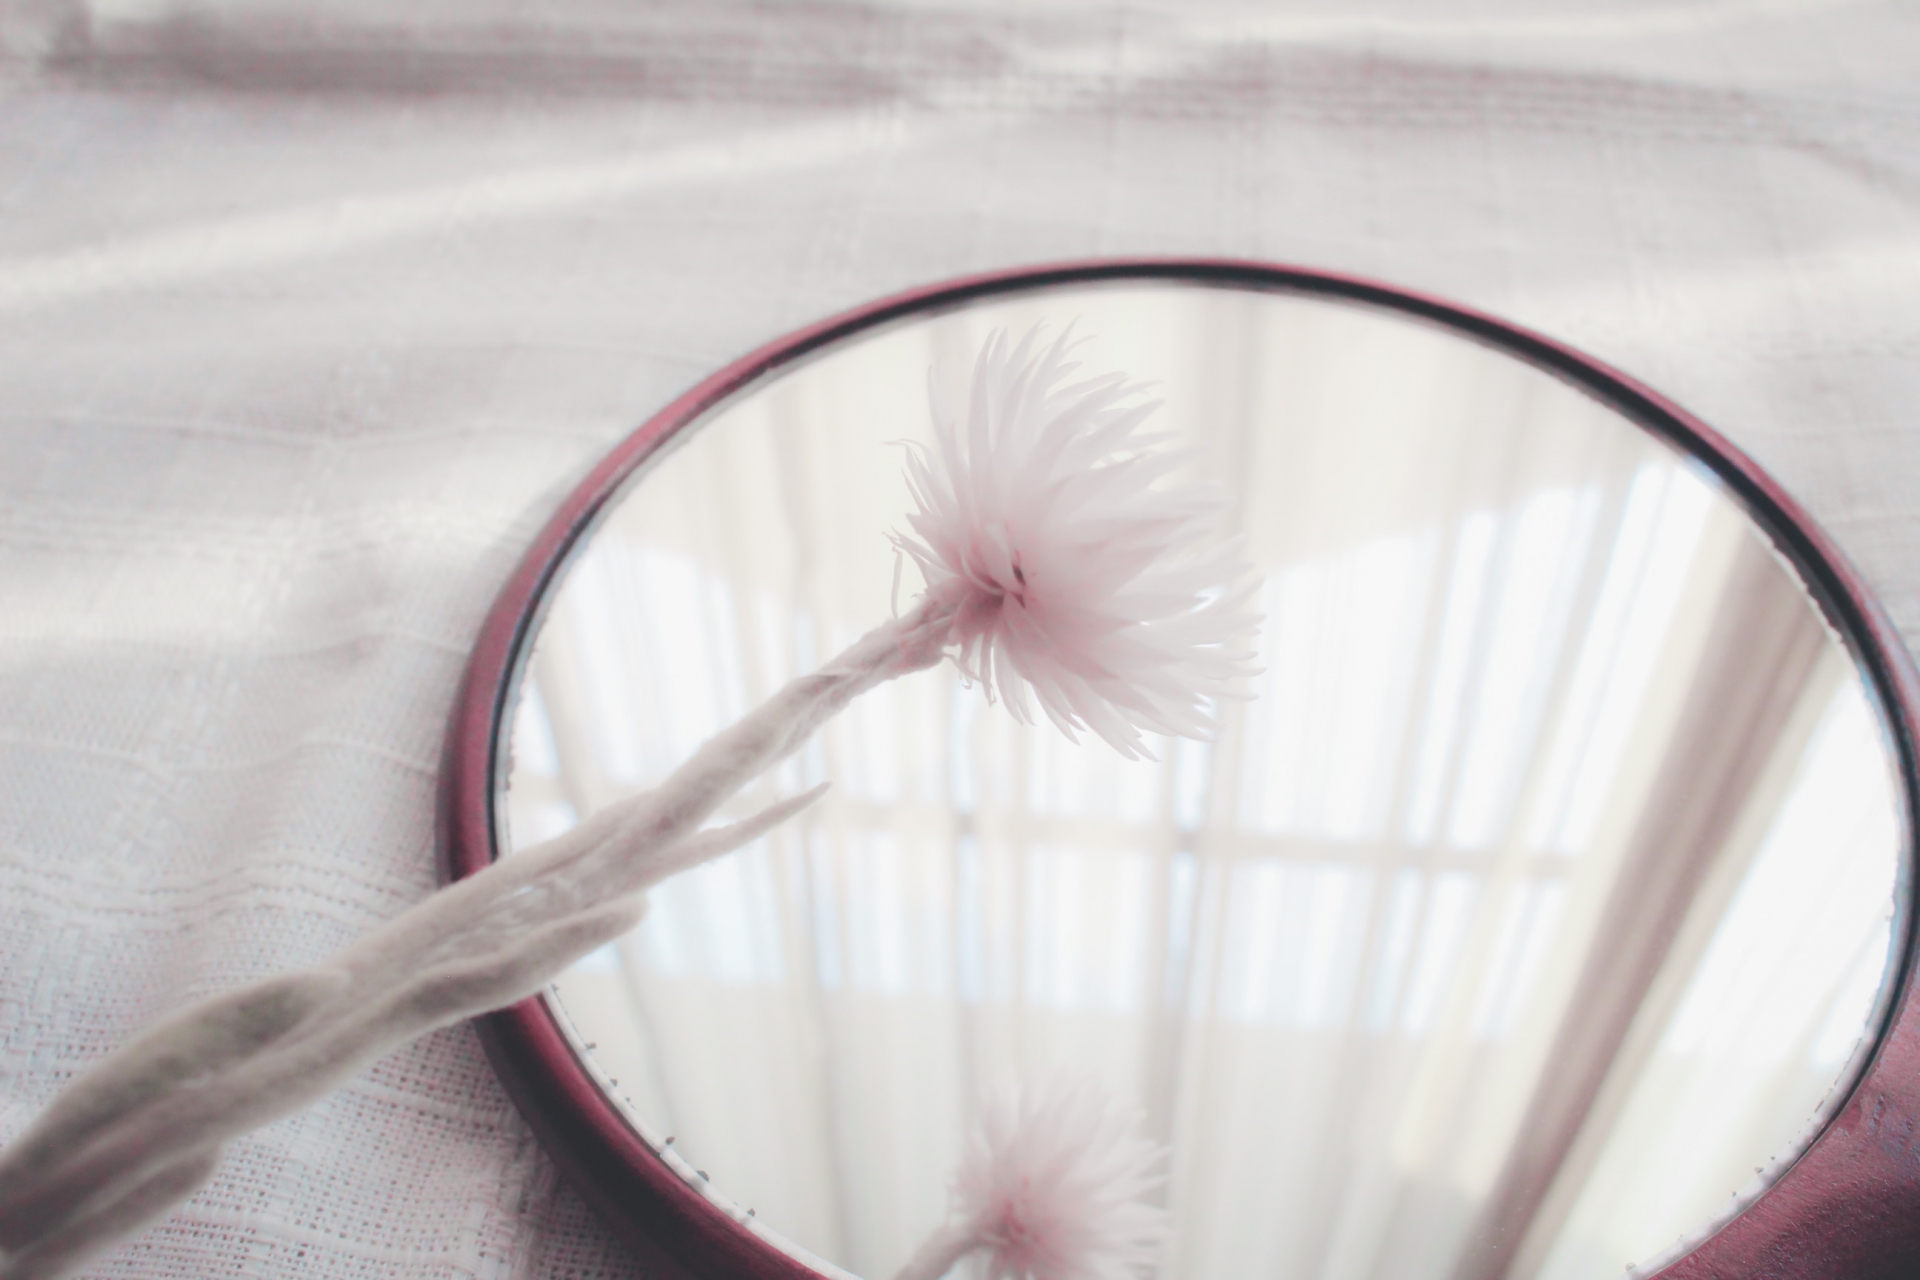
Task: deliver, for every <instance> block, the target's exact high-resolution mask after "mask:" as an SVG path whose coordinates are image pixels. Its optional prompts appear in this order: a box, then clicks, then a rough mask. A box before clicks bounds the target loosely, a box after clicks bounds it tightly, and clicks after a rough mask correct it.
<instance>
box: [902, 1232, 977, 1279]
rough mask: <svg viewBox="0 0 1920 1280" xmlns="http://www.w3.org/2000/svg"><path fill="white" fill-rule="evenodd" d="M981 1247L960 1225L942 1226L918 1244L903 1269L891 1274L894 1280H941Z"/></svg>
mask: <svg viewBox="0 0 1920 1280" xmlns="http://www.w3.org/2000/svg"><path fill="white" fill-rule="evenodd" d="M980 1247H981V1242H980V1241H979V1240H978V1239H977V1238H975V1236H974V1234H973V1233H972V1232H970V1231H968V1230H967V1229H966V1228H965V1227H963V1226H961V1225H960V1224H959V1223H956V1222H947V1223H943V1224H942V1225H940V1226H938V1227H936V1228H934V1230H933V1234H931V1235H929V1236H928V1237H927V1238H926V1239H925V1240H922V1241H921V1242H920V1247H919V1248H918V1249H915V1250H914V1251H913V1256H912V1257H911V1258H908V1259H907V1262H906V1265H905V1266H903V1267H901V1268H900V1269H899V1270H898V1271H896V1272H894V1273H893V1280H940V1277H941V1276H944V1275H945V1274H947V1272H949V1271H951V1270H953V1268H954V1267H955V1266H956V1265H957V1264H958V1263H959V1261H960V1259H962V1258H964V1257H966V1256H967V1255H968V1254H970V1253H972V1252H973V1251H974V1250H975V1249H978V1248H980Z"/></svg>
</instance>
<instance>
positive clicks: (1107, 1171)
mask: <svg viewBox="0 0 1920 1280" xmlns="http://www.w3.org/2000/svg"><path fill="white" fill-rule="evenodd" d="M1136 1124H1137V1118H1136V1117H1132V1116H1128V1115H1127V1114H1125V1113H1124V1112H1121V1111H1118V1110H1116V1109H1115V1108H1113V1107H1111V1106H1110V1105H1109V1104H1108V1102H1107V1100H1106V1097H1105V1096H1104V1095H1103V1094H1102V1093H1101V1092H1100V1091H1099V1089H1098V1088H1096V1087H1095V1086H1093V1085H1091V1084H1088V1083H1079V1084H1075V1083H1070V1082H1056V1083H1054V1084H1053V1085H1051V1086H1050V1087H1048V1088H1045V1089H1043V1090H1040V1091H1033V1090H1027V1091H1022V1092H1020V1093H1017V1094H1005V1095H1002V1096H1001V1097H998V1098H996V1099H994V1100H992V1101H991V1102H989V1103H988V1104H987V1106H986V1107H985V1109H984V1110H983V1112H982V1114H981V1117H980V1123H979V1126H978V1128H977V1129H976V1130H975V1131H974V1133H973V1135H972V1137H971V1139H970V1140H969V1142H968V1144H967V1149H966V1153H965V1154H964V1155H963V1156H962V1158H961V1162H960V1168H959V1170H958V1172H956V1173H955V1175H954V1180H953V1197H954V1202H955V1209H956V1213H957V1216H958V1219H959V1221H960V1223H961V1224H962V1227H961V1229H962V1231H963V1232H964V1233H965V1237H966V1239H967V1240H968V1241H969V1243H970V1244H971V1245H972V1246H973V1247H975V1248H982V1249H985V1250H987V1251H988V1259H987V1276H988V1280H1129V1278H1130V1277H1132V1276H1134V1275H1136V1274H1137V1273H1139V1272H1141V1271H1144V1270H1148V1269H1150V1268H1151V1267H1152V1266H1153V1264H1154V1262H1155V1260H1156V1259H1157V1257H1158V1255H1159V1251H1160V1246H1161V1244H1162V1242H1163V1241H1164V1240H1165V1238H1166V1231H1167V1214H1166V1211H1165V1210H1164V1209H1160V1208H1156V1207H1154V1206H1152V1205H1148V1204H1143V1203H1141V1201H1140V1196H1141V1195H1142V1194H1143V1193H1145V1192H1147V1191H1149V1190H1151V1189H1152V1188H1153V1187H1154V1186H1156V1185H1158V1183H1159V1182H1160V1178H1159V1177H1157V1176H1155V1175H1154V1174H1153V1173H1152V1169H1153V1167H1154V1166H1155V1165H1157V1164H1158V1163H1159V1162H1160V1161H1161V1160H1162V1159H1163V1158H1164V1156H1165V1154H1166V1152H1165V1150H1164V1149H1163V1148H1161V1147H1159V1146H1157V1145H1156V1144H1155V1143H1153V1142H1151V1141H1149V1140H1148V1139H1146V1138H1144V1137H1141V1136H1139V1135H1137V1134H1136V1133H1135V1132H1134V1129H1135V1127H1136Z"/></svg>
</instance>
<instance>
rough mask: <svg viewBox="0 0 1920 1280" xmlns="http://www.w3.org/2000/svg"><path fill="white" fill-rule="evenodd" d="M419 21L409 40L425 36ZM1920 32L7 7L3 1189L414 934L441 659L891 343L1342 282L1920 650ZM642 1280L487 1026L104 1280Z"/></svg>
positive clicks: (1619, 24)
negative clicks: (78, 1134) (1728, 498)
mask: <svg viewBox="0 0 1920 1280" xmlns="http://www.w3.org/2000/svg"><path fill="white" fill-rule="evenodd" d="M403 14H404V16H402V15H403ZM1917 72H1920V11H1917V10H1915V9H1913V8H1912V7H1911V6H1908V5H1904V4H1901V3H1897V2H1888V3H1847V2H1845V0H1640V2H1638V3H1621V4H1602V3H1598V0H1485V2H1483V3H1459V4H1453V5H1448V6H1435V5H1430V4H1425V3H1417V2H1416V0H1400V2H1399V3H1394V2H1391V0H1359V2H1356V3H1337V2H1336V0H1320V2H1318V3H1310V2H1295V3H1287V4H1265V3H1251V2H1249V3H1245V4H1239V5H1235V4H1227V3H1218V2H1213V3H1195V4H1179V5H1176V4H1173V3H1170V2H1169V3H1164V4H1158V5H1138V4H1136V5H1132V6H1129V7H1128V8H1126V9H1124V10H1116V9H1100V8H1094V7H1090V6H1083V5H1077V4H1069V3H1064V2H1062V3H1048V4H1034V3H1026V4H1019V5H1015V4H1012V3H1007V4H1004V5H972V6H960V5H942V4H937V3H901V4H895V5H885V4H858V3H840V2H835V0H804V2H802V3H796V4H791V5H779V6H766V7H762V6H757V5H741V4H730V3H729V4H712V3H706V2H703V0H666V2H665V3H660V4H653V5H648V6H634V7H631V8H629V7H624V6H618V5H614V4H611V3H601V2H599V0H566V2H565V3H559V4H554V5H550V6H544V7H536V6H524V5H521V4H518V3H515V2H514V0H482V2H481V3H478V4H453V3H436V4H429V5H418V6H407V7H405V9H404V10H398V9H391V8H390V7H388V6H382V5H376V4H373V3H371V2H370V0H354V2H353V3H348V4H326V3H322V2H321V0H277V2H274V0H241V2H239V3H229V4H225V5H221V6H216V7H211V8H209V7H205V6H201V5H198V4H191V3H187V2H186V0H180V2H179V3H177V4H176V3H174V2H173V0H154V2H153V3H142V4H130V3H123V2H120V0H115V2H114V3H108V2H107V0H94V2H93V3H84V2H82V0H12V3H5V4H0V388H3V390H0V1137H10V1136H12V1135H14V1134H17V1133H18V1132H20V1130H21V1129H22V1128H23V1127H24V1126H25V1125H26V1124H27V1123H28V1122H29V1121H30V1119H31V1118H32V1116H33V1115H34V1114H35V1113H36V1112H37V1111H38V1109H39V1108H40V1107H42V1106H43V1105H45V1103H46V1102H47V1101H48V1100H49V1099H50V1098H51V1097H52V1096H53V1094H54V1093H55V1092H56V1091H57V1090H58V1089H59V1088H60V1086H61V1085H62V1083H63V1082H65V1081H66V1080H68V1079H69V1078H71V1077H72V1075H73V1074H74V1073H75V1072H76V1071H78V1070H80V1069H81V1068H82V1067H83V1066H84V1065H85V1064H86V1063H87V1062H88V1061H89V1060H91V1059H92V1058H94V1057H96V1056H97V1055H99V1054H100V1053H102V1052H104V1051H105V1050H106V1049H108V1048H109V1047H111V1046H113V1045H114V1044H116V1043H118V1042H120V1041H121V1040H123V1039H125V1038H126V1037H128V1036H129V1035H131V1034H132V1033H133V1032H134V1031H135V1030H137V1029H138V1028H139V1027H140V1026H141V1025H142V1024H144V1023H145V1022H147V1021H148V1020H149V1019H151V1018H153V1017H155V1016H157V1015H159V1014H162V1013H164V1012H166V1011H167V1010H169V1009H172V1008H174V1007H177V1006H178V1005H179V1004H180V1003H182V1002H184V1001H187V1000H189V999H192V998H195V997H198V996H202V995H205V994H207V993H210V992H214V991H218V990H222V989H225V988H227V987H230V986H232V985H234V984H237V983H240V982H243V981H245V980H247V979H250V978H254V977H258V976H262V975H265V974H268V973H270V972H273V971H276V970H279V969H284V968H287V967H291V966H297V965H302V964H306V963H311V962H314V961H316V960H319V959H321V958H322V957H324V956H326V955H327V954H328V953H330V952H331V951H333V950H334V949H336V948H338V947H340V946H341V945H342V944H344V943H345V942H346V941H347V940H348V939H350V938H352V937H353V936H355V935H356V934H357V933H359V932H360V931H362V930H364V929H366V928H367V927H368V926H370V925H372V924H374V923H375V922H377V921H380V920H382V919H385V918H387V917H389V916H391V915H393V914H394V913H395V912H397V911H399V910H401V909H402V908H403V907H405V906H406V905H407V904H408V903H409V902H411V901H414V900H415V899H417V898H419V897H420V896H421V895H423V894H425V893H427V892H429V891H430V889H431V888H432V885H433V883H434V879H435V874H436V873H435V870H434V865H433V857H432V841H433V821H434V800H435V787H436V767H437V761H438V755H439V750H440V743H441V737H442V734H443V731H444V726H445V723H446V719H447V716H448V713H449V711H450V709H451V705H452V699H453V695H454V689H455V685H456V683H457V681H458V678H459V676H460V672H461V667H462V664H463V661H464V657H465V653H466V651H467V648H468V646H469V644H470V643H471V641H472V639H473V636H474V634H475V632H476V629H477V628H478V626H479V623H480V620H481V618H482V616H483V614H484V612H485V610H486V608H487V606H488V604H489V603H490V600H491V598H492V596H493V593H494V592H495V590H496V589H497V588H498V587H499V585H500V584H501V582H502V581H503V580H504V578H505V576H506V574H507V573H508V572H509V570H510V569H511V567H512V565H513V564H514V562H515V560H516V558H517V557H518V555H519V554H520V552H521V551H522V549H523V548H524V547H525V546H526V544H527V542H528V541H529V539H530V538H531V536H532V534H533V531H534V530H535V529H537V528H538V527H539V524H540V522H541V520H542V519H543V518H544V516H545V515H546V514H547V513H548V512H550V511H551V510H552V509H553V508H554V506H555V504H556V503H557V502H558V500H559V499H560V497H561V495H562V494H563V493H564V492H565V491H566V489H567V488H568V486H569V484H570V483H571V482H573V481H574V480H575V479H577V478H578V477H579V476H580V475H581V474H582V473H583V472H584V470H585V468H586V467H587V466H589V465H590V464H591V462H592V461H593V460H594V459H595V457H596V456H597V455H598V454H599V453H600V452H601V451H602V450H604V449H605V448H606V447H607V446H609V445H610V444H611V443H612V442H613V441H614V440H615V439H617V438H618V437H619V436H620V435H621V434H622V433H623V432H624V431H626V430H628V429H630V428H632V427H633V426H635V425H637V424H638V423H639V422H640V421H642V420H643V419H644V418H645V417H647V415H648V414H649V413H651V412H652V411H653V410H655V409H657V408H658V407H660V406H661V405H662V404H664V403H665V402H666V401H668V400H669V399H670V398H671V397H672V396H673V395H674V394H675V393H677V392H678V391H680V390H682V389H684V388H685V387H687V386H688V385H690V384H691V383H692V382H694V381H695V380H696V379H698V378H699V377H700V376H701V375H702V374H703V373H705V372H707V371H709V370H711V369H712V368H714V367H717V366H718V365H720V364H722V363H724V362H725V361H727V360H728V359H730V358H731V357H733V356H736V355H738V354H740V353H741V352H743V351H745V350H747V349H749V348H751V347H752V346H754V345H756V344H758V343H760V342H763V341H765V340H767V339H769V338H771V337H774V336H776V335H778V334H780V333H782V332H784V331H786V330H788V329H791V328H793V327H795V326H798V325H800V324H802V323H804V322H807V321H810V320H813V319H815V318H817V317H819V316H822V315H824V314H827V313H831V312H833V311H835V310H838V309H841V308H844V307H847V306H850V305H852V304H855V303H858V302H861V301H863V300H866V299H869V298H872V297H874V296H877V295H881V294H884V293H887V292H890V291H894V290H897V289H901V288H904V287H907V286H910V285H915V284H920V283H924V282H930V281H935V280H939V279H942V278H946V277H951V276H955V275H959V274H964V273H968V272H974V271H980V270H987V269H992V268H1000V267H1005V266H1010V265H1016V264H1021V263H1037V262H1043V261H1048V260H1057V259H1065V258H1084V257H1092V256H1107V255H1134V254H1199V255H1218V256H1234V257H1247V258H1261V259H1269V260H1276V261H1282V262H1291V263H1298V264H1303V265H1308V266H1313V267H1318V268H1326V269H1333V270H1340V271H1349V272H1354V273H1359V274H1364V275H1368V276H1373V277H1376V278H1379V279H1382V280H1386V281H1390V282H1393V283H1397V284H1400V285H1404V286H1408V287H1412V288H1415V289H1420V290H1425V291H1430V292H1433V293H1437V294H1441V295H1445V296H1448V297H1451V298H1454V299H1457V300H1460V301H1463V302H1466V303H1468V304H1471V305H1474V306H1478V307H1481V308H1484V309H1487V310H1490V311H1493V312H1496V313H1498V314H1501V315H1503V316H1506V317H1508V318H1511V319H1513V320H1516V321H1519V322H1521V323H1523V324H1526V325H1530V326H1533V327H1535V328H1538V329H1540V330H1543V331H1545V332H1546V333H1548V334H1550V335H1553V336H1555V337H1557V338H1559V339H1562V340H1564V341H1567V342H1570V343H1573V344H1575V345H1577V346H1580V347H1582V348H1584V349H1586V350H1588V351H1590V352H1592V353H1594V354H1596V355H1598V356H1599V357H1601V358H1602V359H1604V360H1607V361H1609V362H1611V363H1613V364H1614V365H1616V366H1617V367H1619V368H1621V369H1623V370H1625V371H1627V372H1628V373H1630V374H1632V375H1634V376H1636V377H1638V378H1640V379H1641V380H1643V381H1645V382H1648V383H1650V384H1651V385H1653V386H1654V387H1656V388H1658V389H1660V390H1662V391H1663V392H1665V393H1667V394H1668V395H1670V396H1671V397H1673V398H1674V399H1676V400H1677V401H1679V402H1680V403H1681V404H1683V405H1685V406H1687V407H1688V408H1689V409H1691V410H1693V411H1694V412H1696V413H1697V414H1699V415H1700V416H1702V417H1703V418H1705V419H1706V420H1707V421H1708V422H1710V423H1712V424H1714V425H1715V426H1717V427H1718V428H1720V429H1721V430H1722V431H1723V432H1725V433H1726V434H1727V435H1728V436H1730V437H1731V438H1732V439H1733V440H1734V441H1735V442H1736V443H1737V444H1739V445H1740V446H1741V447H1743V448H1745V449H1747V450H1748V451H1750V452H1751V453H1752V454H1754V455H1755V456H1756V457H1757V458H1758V459H1759V461H1760V462H1761V463H1762V464H1763V465H1764V466H1766V467H1767V468H1769V469H1770V470H1771V471H1773V473H1774V474H1775V475H1776V476H1777V477H1778V478H1779V479H1780V480H1781V481H1782V482H1783V483H1784V485H1785V486H1786V488H1787V489H1788V490H1789V491H1790V492H1792V493H1793V494H1794V495H1795V496H1797V497H1798V498H1799V499H1800V500H1801V501H1802V502H1803V503H1804V504H1805V505H1806V506H1807V507H1808V508H1810V510H1811V511H1812V512H1813V514H1814V515H1815V517H1816V518H1817V519H1818V520H1819V521H1821V522H1822V523H1823V524H1824V525H1825V527H1826V528H1827V529H1828V530H1829V531H1830V532H1831V533H1833V534H1834V535H1835V536H1836V537H1837V539H1838V541H1839V542H1840V544H1841V546H1842V547H1843V548H1844V549H1845V551H1846V553H1847V554H1848V555H1849V556H1850V557H1852V559H1853V560H1854V561H1855V563H1856V564H1857V565H1858V566H1859V567H1860V569H1861V570H1862V571H1863V572H1864V574H1865V576H1866V578H1867V579H1868V581H1869V582H1870V583H1871V584H1872V585H1873V586H1874V588H1875V589H1877V590H1878V592H1879V593H1880V595H1881V597H1882V599H1883V600H1884V602H1885V603H1886V605H1887V606H1888V609H1889V611H1890V612H1891V614H1892V616H1893V617H1894V619H1895V621H1896V622H1897V623H1899V624H1900V625H1901V627H1902V628H1903V630H1904V631H1905V633H1906V635H1907V636H1908V637H1909V638H1910V639H1912V638H1913V637H1915V636H1920V569H1916V568H1915V566H1916V564H1920V556H1916V552H1917V551H1920V532H1916V529H1917V528H1920V526H1917V525H1916V520H1915V517H1916V515H1920V497H1916V495H1920V430H1916V424H1915V423H1914V421H1913V414H1914V407H1913V406H1914V405H1915V404H1917V403H1920V309H1917V308H1916V307H1915V306H1914V305H1913V301H1912V299H1913V297H1914V296H1915V293H1916V290H1920V217H1917V216H1916V207H1917V206H1920V74H1916V73H1917ZM89 1274H93V1275H97V1276H99V1277H103V1278H104V1277H116V1278H124V1280H132V1278H134V1277H141V1278H154V1280H157V1278H159V1277H189V1276H191V1277H196V1278H204V1280H220V1278H224V1277H243V1276H245V1277H266V1276H312V1277H342V1278H345V1277H383V1276H435V1277H438V1276H445V1277H522V1276H528V1277H531V1276H572V1277H581V1278H583V1280H584V1278H587V1277H609V1278H611V1277H627V1276H637V1275H640V1274H642V1272H641V1270H640V1269H639V1267H638V1266H637V1264H635V1263H634V1262H632V1261H631V1260H630V1259H628V1258H627V1256H626V1255H625V1254H624V1253H623V1252H622V1250H621V1248H620V1247H619V1246H618V1245H617V1243H615V1242H614V1241H613V1239H612V1237H611V1236H610V1235H609V1234H608V1233H607V1232H606V1231H605V1229H604V1228H602V1227H601V1226H600V1225H599V1224H598V1223H597V1222H596V1221H595V1220H594V1219H593V1218H592V1216H591V1215H590V1214H589V1213H588V1212H587V1210H586V1209H585V1208H584V1207H583V1206H582V1204H581V1203H580V1202H579V1201H578V1200H577V1199H576V1198H575V1197H574V1196H573V1194H572V1193H571V1192H570V1191H569V1190H567V1189H566V1188H565V1187H564V1186H563V1185H562V1184H561V1183H560V1182H559V1180H558V1179H557V1177H556V1175H555V1174H554V1172H553V1170H552V1166H551V1165H550V1164H549V1162H548V1161H547V1160H546V1158H545V1157H544V1155H542V1154H541V1153H540V1151H539V1149H538V1147H537V1145H536V1144H535V1143H534V1142H533V1140H532V1138H531V1137H530V1135H529V1133H528V1131H527V1129H526V1126H525V1125H524V1124H523V1123H522V1122H521V1120H520V1119H519V1117H518V1115H517V1114H516V1112H515V1111H514V1109H513V1107H512V1106H511V1104H510V1103H509V1102H508V1101H507V1100H506V1098H505V1096H504V1094H503V1093H502V1092H501V1090H500V1088H499V1086H498V1085H497V1084H496V1083H495V1081H494V1078H493V1076H492V1073H491V1071H490V1070H489V1068H488V1066H487V1064H486V1062H485V1060H484V1059H483V1057H482V1056H481V1053H480V1051H479V1048H478V1045H477V1043H476V1041H475V1039H474V1037H473V1034H472V1033H471V1031H470V1030H468V1029H467V1028H465V1027H459V1028H454V1029H450V1030H446V1031H443V1032H440V1033H438V1034H435V1035H432V1036H429V1037H427V1038H425V1039H423V1040H421V1041H419V1042H417V1043H415V1044H413V1045H411V1046H409V1047H407V1048H406V1049H404V1050H402V1051H400V1052H398V1053H395V1054H394V1055H392V1056H391V1057H389V1058H387V1059H386V1060H384V1061H382V1062H381V1063H379V1064H378V1065H376V1066H375V1067H373V1068H372V1069H370V1070H369V1071H368V1072H366V1073H365V1074H364V1075H363V1076H361V1077H360V1078H359V1079H357V1080H356V1081H355V1082H354V1083H353V1084H352V1085H350V1086H349V1087H347V1088H345V1089H343V1090H341V1091H340V1092H338V1093H337V1094H335V1095H333V1096H332V1097H331V1098H329V1099H328V1100H327V1101H325V1102H324V1103H322V1104H320V1105H317V1106H314V1107H312V1108H309V1109H308V1110H306V1111H304V1112H302V1113H301V1114H299V1115H297V1116H295V1117H292V1118H290V1119H288V1120H286V1121H283V1122H281V1123H279V1124H276V1125H274V1126H272V1127H270V1128H267V1129H265V1130H262V1131H260V1132H257V1133H255V1134H253V1135H251V1136H250V1137H248V1138H246V1139H245V1140H243V1141H240V1142H237V1143H235V1144H234V1145H233V1147H232V1148H231V1150H230V1152H229V1155H228V1158H227V1159H226V1161H225V1163H224V1164H223V1165H222V1167H221V1169H220V1172H219V1173H218V1175H217V1176H216V1177H215V1179H214V1181H213V1182H212V1183H211V1184H210V1185H209V1186H208V1187H206V1188H205V1189H204V1190H203V1191H202V1192H201V1193H199V1194H198V1195H196V1196H195V1197H194V1198H193V1199H192V1201H191V1202H189V1203H188V1204H186V1205H185V1206H183V1207H182V1208H180V1209H179V1210H178V1211H177V1212H176V1213H174V1214H173V1215H172V1216H171V1217H170V1218H168V1219H167V1220H166V1221H165V1222H163V1223H161V1224H159V1225H157V1226H155V1227H153V1228H151V1229H150V1230H148V1231H146V1232H145V1233H144V1234H142V1235H141V1236H140V1237H138V1238H137V1239H136V1240H134V1241H132V1242H131V1243H129V1244H128V1245H126V1246H125V1247H123V1248H121V1249H119V1250H118V1251H116V1252H114V1253H113V1254H111V1255H109V1256H108V1257H106V1258H104V1259H103V1260H102V1261H100V1262H99V1263H98V1264H96V1266H95V1267H94V1268H93V1270H92V1271H91V1272H90V1273H89Z"/></svg>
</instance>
